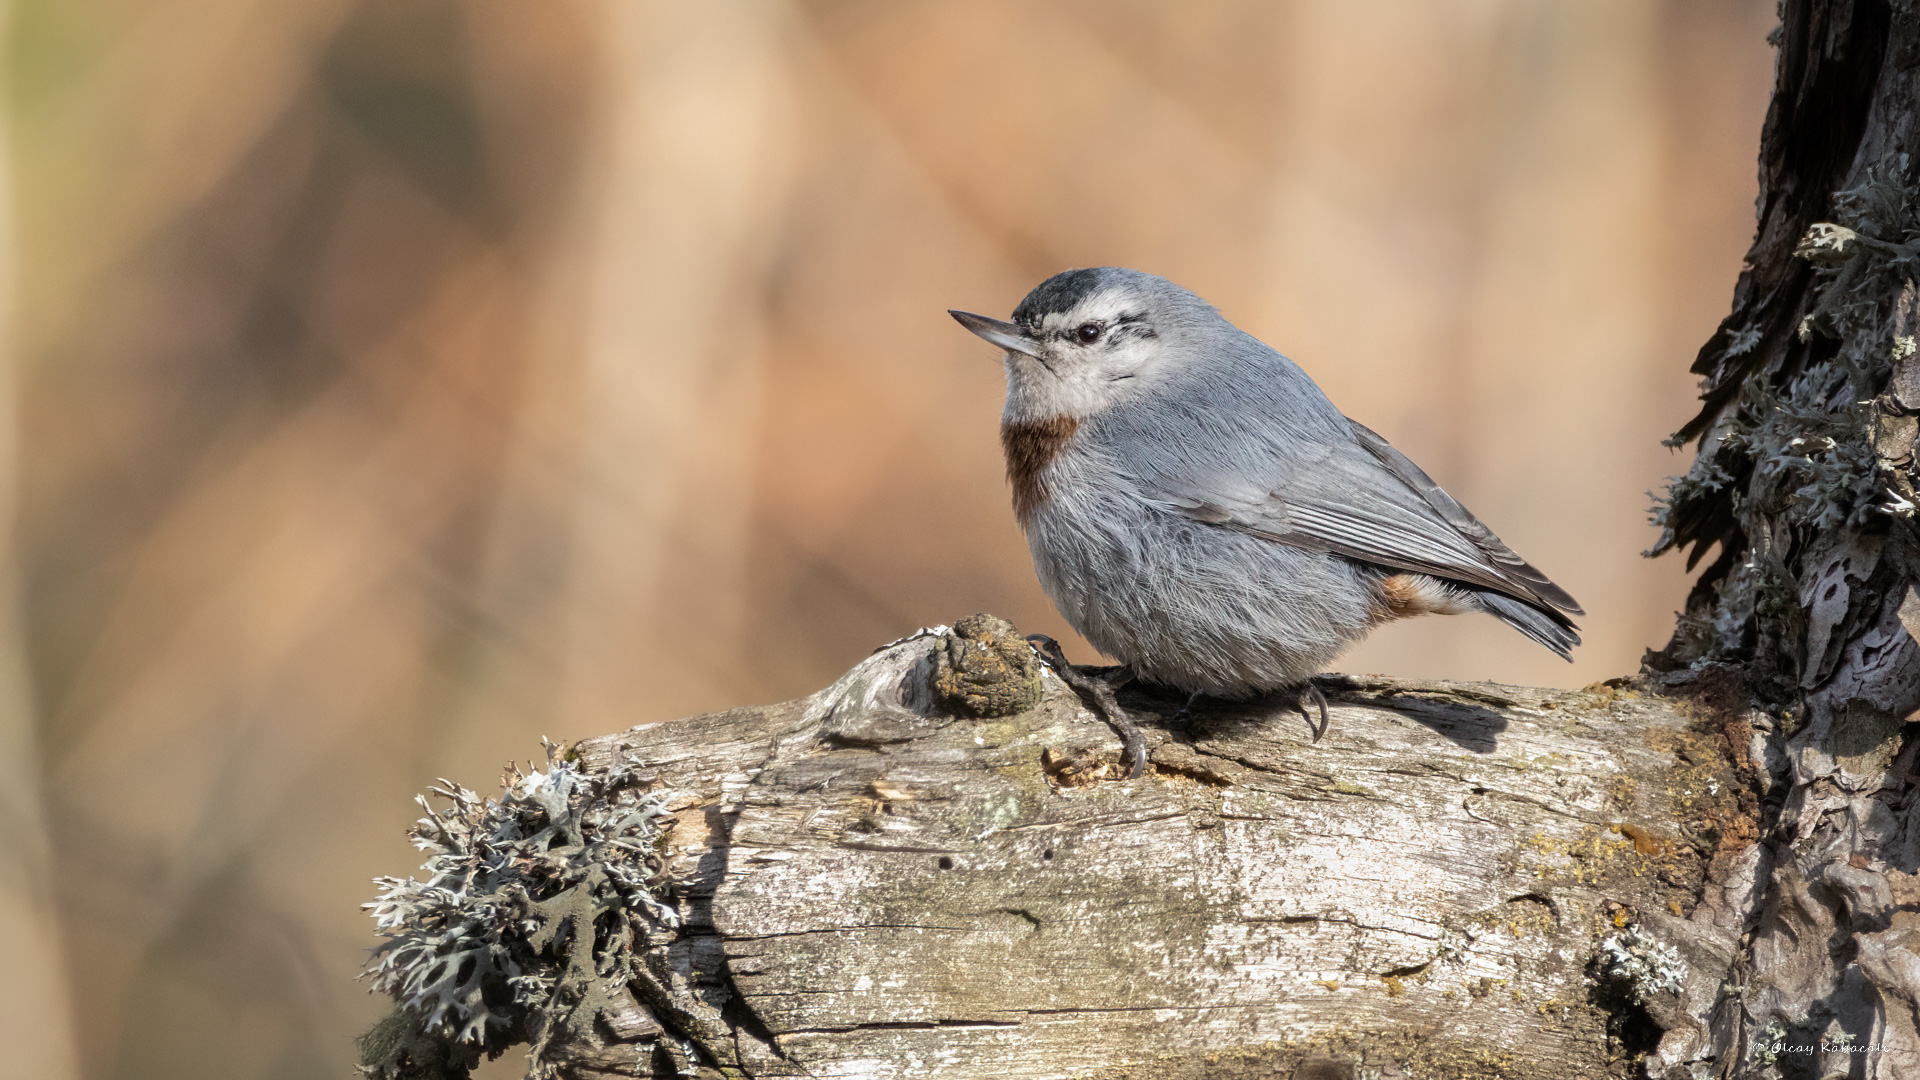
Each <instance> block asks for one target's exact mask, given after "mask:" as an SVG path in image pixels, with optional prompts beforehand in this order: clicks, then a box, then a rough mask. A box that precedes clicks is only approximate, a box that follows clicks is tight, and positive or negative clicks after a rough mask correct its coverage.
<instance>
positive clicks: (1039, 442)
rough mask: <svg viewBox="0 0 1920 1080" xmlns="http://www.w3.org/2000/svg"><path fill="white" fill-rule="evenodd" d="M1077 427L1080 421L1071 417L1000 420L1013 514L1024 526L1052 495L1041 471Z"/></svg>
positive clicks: (1058, 452) (1001, 444)
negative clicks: (1010, 486)
mask: <svg viewBox="0 0 1920 1080" xmlns="http://www.w3.org/2000/svg"><path fill="white" fill-rule="evenodd" d="M1078 430H1080V421H1078V420H1075V419H1074V418H1073V417H1071V416H1050V417H1048V418H1047V419H1045V420H1009V421H1004V422H1002V423H1001V425H1000V447H1001V449H1003V450H1005V451H1006V452H1007V479H1008V481H1010V482H1011V483H1012V484H1013V516H1014V517H1015V518H1017V519H1019V522H1020V527H1021V528H1023V529H1024V528H1026V525H1027V522H1028V521H1029V520H1031V519H1032V518H1033V512H1034V511H1035V510H1038V509H1039V508H1040V507H1041V506H1043V505H1045V503H1046V501H1047V499H1048V498H1050V497H1051V496H1052V492H1050V491H1049V490H1048V489H1047V485H1046V481H1045V480H1044V479H1042V474H1044V473H1045V472H1046V469H1047V466H1048V465H1051V464H1052V463H1053V459H1054V458H1056V457H1058V456H1060V451H1061V450H1062V449H1064V448H1065V447H1066V445H1067V440H1069V439H1071V438H1073V433H1074V432H1076V431H1078Z"/></svg>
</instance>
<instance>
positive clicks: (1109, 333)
mask: <svg viewBox="0 0 1920 1080" xmlns="http://www.w3.org/2000/svg"><path fill="white" fill-rule="evenodd" d="M948 314H950V315H952V316H953V317H954V318H955V319H956V320H958V321H959V323H960V325H962V326H964V327H966V328H967V329H968V330H971V331H973V332H974V333H975V334H978V335H979V336H980V337H982V338H984V339H986V340H987V341H989V342H991V343H993V344H995V345H998V346H999V347H1000V348H1002V349H1005V350H1006V364H1007V412H1006V416H1007V418H1008V419H1009V420H1044V419H1048V418H1053V417H1071V418H1073V419H1075V420H1081V419H1085V418H1087V417H1090V416H1093V415H1095V414H1097V413H1100V412H1102V411H1104V410H1106V409H1108V408H1110V407H1112V406H1113V405H1115V404H1117V403H1119V402H1121V401H1124V400H1126V399H1127V398H1128V397H1130V396H1131V395H1134V394H1138V393H1140V392H1142V391H1143V390H1145V389H1146V388H1147V387H1148V386H1150V385H1152V383H1153V382H1154V381H1155V380H1156V379H1157V378H1159V377H1162V376H1164V375H1165V374H1166V373H1167V372H1168V371H1169V370H1170V369H1171V367H1172V364H1171V362H1170V361H1171V357H1172V356H1174V355H1175V347H1176V346H1177V345H1178V343H1179V342H1180V340H1181V339H1183V338H1184V337H1186V336H1187V332H1188V331H1191V330H1192V329H1193V328H1194V327H1195V326H1197V325H1201V324H1203V323H1204V322H1205V321H1206V320H1208V319H1211V320H1218V319H1219V315H1218V313H1216V312H1215V311H1214V309H1213V308H1212V307H1211V306H1209V305H1208V304H1207V303H1206V301H1204V300H1201V299H1200V298H1199V297H1197V296H1195V295H1193V294H1192V293H1190V292H1188V291H1187V290H1185V289H1183V288H1181V287H1180V286H1178V285H1175V284H1173V283H1172V282H1170V281H1167V280H1166V279H1165V278H1159V277H1155V276H1154V275H1152V274H1146V273H1142V272H1140V271H1138V270H1126V269H1122V268H1120V267H1114V266H1103V267H1098V268H1095V269H1091V270H1067V271H1065V272H1062V273H1059V274H1055V275H1054V276H1052V277H1050V278H1048V279H1047V280H1045V281H1043V282H1041V283H1040V285H1039V287H1038V288H1036V289H1034V290H1033V291H1032V292H1030V293H1028V294H1027V298H1026V299H1025V300H1022V301H1020V306H1019V307H1017V308H1015V309H1014V311H1013V320H1012V321H1011V322H1002V321H1001V320H999V319H990V318H988V317H986V316H985V315H975V314H972V313H970V312H965V311H951V312H948Z"/></svg>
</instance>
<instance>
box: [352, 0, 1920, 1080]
mask: <svg viewBox="0 0 1920 1080" xmlns="http://www.w3.org/2000/svg"><path fill="white" fill-rule="evenodd" d="M1910 2H1911V0H1899V2H1898V3H1897V4H1895V5H1894V6H1893V7H1890V6H1889V5H1888V4H1887V3H1886V2H1884V0H1878V2H1861V0H1786V3H1785V4H1784V8H1783V21H1782V26H1781V29H1780V31H1779V42H1778V45H1779V50H1780V51H1779V59H1778V72H1777V84H1776V88H1775V94H1774V100H1773V105H1772V108H1771V111H1770V112H1769V114H1768V118H1767V123H1766V127H1765V130H1764V132H1763V135H1762V144H1761V197H1760V202H1759V231H1758V236H1757V238H1756V240H1755V242H1754V246H1753V249H1752V251H1751V253H1750V255H1749V258H1748V267H1747V269H1746V270H1745V272H1743V273H1742V275H1741V277H1740V280H1739V283H1738V286H1737V288H1736V291H1735V298H1734V305H1733V311H1732V313H1731V314H1730V315H1729V316H1728V317H1727V319H1726V321H1725V322H1724V323H1723V324H1722V325H1721V328H1720V330H1719V331H1718V332H1717V333H1716V334H1715V335H1714V337H1713V338H1712V339H1711V340H1710V341H1709V342H1708V344H1707V346H1706V347H1705V348H1704V349H1703V350H1702V351H1701V353H1700V357H1699V360H1698V362H1697V363H1696V365H1695V370H1696V371H1697V372H1699V373H1700V374H1701V375H1702V376H1703V377H1704V379H1705V382H1704V387H1703V390H1704V392H1703V395H1702V399H1703V401H1704V403H1705V407H1704V408H1703V409H1702V411H1701V413H1700V415H1699V416H1698V417H1697V418H1696V419H1695V420H1693V421H1692V422H1691V423H1690V424H1689V425H1688V427H1687V428H1686V429H1684V430H1683V432H1682V433H1681V438H1683V439H1688V440H1693V439H1697V440H1698V448H1699V449H1698V455H1697V458H1696V460H1695V462H1694V464H1693V466H1692V468H1691V470H1690V472H1689V473H1688V475H1687V476H1685V477H1682V478H1679V479H1677V480H1676V481H1675V482H1674V483H1673V485H1672V487H1671V489H1670V491H1669V493H1668V498H1667V501H1666V505H1665V506H1664V507H1663V508H1662V509H1661V510H1660V512H1659V520H1660V522H1661V523H1662V524H1663V525H1664V526H1665V529H1666V532H1665V534H1664V535H1663V537H1662V539H1661V542H1660V545H1659V547H1658V548H1657V549H1656V550H1667V549H1674V548H1690V549H1691V552H1690V555H1689V558H1690V560H1692V562H1690V565H1692V564H1693V563H1697V562H1699V561H1701V559H1702V557H1703V556H1704V555H1706V554H1710V553H1712V554H1714V555H1715V557H1714V558H1713V559H1712V561H1711V562H1709V563H1708V565H1707V568H1706V570H1705V571H1704V572H1703V573H1702V574H1701V577H1700V579H1699V582H1698V584H1697V586H1696V588H1695V589H1694V591H1693V593H1692V596H1691V597H1690V599H1689V602H1688V605H1687V611H1686V613H1685V615H1684V616H1683V617H1682V619H1681V622H1680V625H1679V627H1678V628H1677V629H1676V632H1675V635H1674V638H1673V641H1672V643H1671V644H1670V645H1669V646H1668V647H1667V648H1666V649H1665V650H1664V651H1663V652H1660V653H1657V654H1650V655H1649V657H1648V669H1647V671H1646V672H1645V673H1643V675H1642V676H1640V677H1639V678H1637V679H1634V680H1616V681H1615V682H1613V683H1609V684H1606V685H1605V686H1600V687H1593V688H1589V689H1588V690H1585V691H1580V692H1560V691H1543V690H1528V689H1520V688H1514V687H1499V686H1488V685H1470V684H1427V683H1410V682H1401V681H1394V680H1379V679H1355V678H1349V677H1340V676H1332V677H1328V678H1327V679H1326V680H1323V686H1325V687H1326V688H1327V689H1328V690H1329V691H1330V692H1331V696H1333V697H1334V699H1335V702H1336V706H1335V708H1334V710H1333V715H1332V726H1331V731H1330V733H1329V734H1328V735H1327V736H1326V737H1325V738H1324V739H1322V740H1320V741H1317V742H1316V741H1314V740H1312V738H1311V734H1310V729H1309V727H1308V725H1306V724H1305V723H1303V722H1301V720H1300V719H1299V718H1298V717H1297V716H1295V714H1293V713H1292V711H1291V706H1284V705H1277V704H1273V703H1264V704H1256V705H1250V706H1246V707H1221V708H1204V709H1196V710H1195V711H1194V712H1192V713H1190V714H1189V713H1183V712H1182V711H1181V710H1180V708H1179V703H1178V702H1171V701H1159V700H1155V699H1151V698H1147V697H1139V696H1135V697H1130V698H1127V699H1125V700H1126V704H1127V705H1128V706H1129V707H1130V708H1131V709H1133V710H1135V711H1136V712H1140V713H1143V714H1144V713H1152V714H1155V715H1157V717H1158V720H1157V722H1152V723H1149V724H1147V725H1146V728H1147V736H1148V740H1149V745H1150V748H1151V753H1150V764H1151V767H1150V769H1149V770H1148V772H1147V774H1146V775H1145V776H1144V777H1142V778H1140V779H1137V780H1129V779H1127V778H1126V776H1125V772H1124V770H1122V769H1121V768H1120V767H1119V759H1118V749H1119V747H1118V742H1117V740H1116V739H1115V738H1114V737H1113V735H1112V734H1111V733H1110V732H1109V731H1108V729H1107V728H1106V727H1105V726H1104V725H1103V724H1102V723H1100V722H1099V720H1097V719H1096V717H1095V715H1094V714H1092V713H1090V712H1088V711H1087V709H1086V708H1085V707H1084V706H1083V705H1082V704H1081V703H1080V701H1079V700H1078V699H1077V698H1076V697H1075V696H1074V694H1073V693H1072V692H1071V691H1070V690H1068V689H1067V688H1066V687H1065V686H1063V685H1062V684H1061V683H1060V682H1059V681H1058V680H1057V679H1053V678H1051V677H1050V676H1048V675H1046V674H1045V673H1044V672H1043V671H1042V670H1041V669H1039V668H1037V667H1036V666H1035V662H1034V659H1033V656H1032V654H1031V653H1030V651H1028V649H1027V648H1026V646H1025V643H1024V642H1023V641H1020V640H1019V638H1018V636H1017V634H1015V633H1014V632H1013V630H1012V628H1011V627H1008V626H1006V625H1005V624H1004V623H999V622H998V621H997V620H990V619H982V618H976V619H973V620H967V621H964V622H963V624H962V625H961V626H960V627H959V628H958V629H957V630H954V631H946V630H942V631H939V632H927V633H924V634H922V635H919V636H916V637H914V638H910V639H907V640H905V641H902V642H897V643H895V644H894V645H891V646H889V647H887V648H884V649H882V650H880V651H879V652H877V653H876V654H875V655H874V656H873V657H872V658H870V659H869V660H867V661H866V662H864V663H862V664H861V665H859V666H858V667H856V668H855V669H854V670H853V671H851V672H849V673H848V674H847V676H846V677H844V678H843V679H841V680H840V682H838V683H836V684H835V685H834V686H833V687H830V688H828V689H826V690H823V691H821V692H820V693H819V694H816V695H814V696H813V697H811V698H808V699H806V700H804V701H799V702H791V703H788V704H785V705H779V706H772V707H767V708H759V709H741V710H734V711H732V712H728V713H723V714H718V715H715V716H707V717H698V718H694V719H691V720H684V721H678V722H675V723H672V724H656V725H648V726H645V727H641V728H636V729H633V730H632V731H628V732H624V733H621V734H618V735H610V736H605V737H602V738H598V739H592V740H588V741H586V742H583V743H581V744H579V745H577V746H575V747H571V748H568V749H566V750H565V751H564V752H561V753H559V754H558V755H557V756H556V757H554V758H553V759H552V760H551V761H550V763H549V765H548V767H547V768H545V769H544V770H542V771H539V772H534V773H530V774H527V775H525V776H519V777H515V778H512V786H511V787H510V789H509V791H508V792H507V793H506V794H505V795H503V796H502V797H501V798H500V799H499V800H497V801H495V802H486V801H483V800H480V799H478V798H477V797H476V796H473V795H472V794H471V793H470V792H465V791H464V789H451V788H450V789H448V790H447V791H446V794H447V795H448V796H449V797H450V798H451V799H452V800H453V804H454V805H453V807H452V808H451V809H449V810H447V811H444V812H440V813H436V814H434V815H433V816H431V817H429V818H428V819H424V820H423V821H422V823H421V824H420V825H419V826H417V827H416V835H417V836H418V837H419V838H420V839H421V843H422V846H423V847H426V848H428V849H429V850H430V851H432V852H433V853H434V855H433V858H432V859H431V860H430V861H429V864H428V870H429V877H428V880H427V881H424V882H421V881H411V880H409V881H405V882H401V881H388V882H386V883H385V886H386V891H385V892H384V893H383V895H382V898H381V900H380V902H379V904H378V905H377V912H376V913H377V915H378V916H379V917H380V919H381V928H382V932H383V934H385V935H386V936H387V937H388V944H387V945H386V946H383V949H385V951H384V952H383V953H382V954H381V955H380V957H379V958H378V959H377V960H376V963H375V965H374V972H373V974H374V977H375V979H376V983H377V985H379V986H380V987H381V988H382V989H385V990H387V991H389V992H390V993H393V994H394V996H395V997H396V998H397V999H399V1001H400V1002H401V1007H400V1008H399V1009H397V1010H396V1012H395V1014H394V1016H393V1017H391V1018H389V1020H388V1021H387V1022H385V1023H383V1024H382V1025H381V1026H380V1027H379V1028H377V1029H376V1030H375V1031H374V1032H373V1033H371V1034H370V1035H369V1036H368V1039H367V1042H366V1060H367V1063H368V1065H367V1067H368V1070H369V1071H370V1072H371V1073H374V1074H376V1075H382V1076H393V1077H400V1076H419V1077H451V1076H463V1075H465V1074H466V1071H467V1069H468V1068H469V1067H470V1065H471V1064H472V1063H473V1062H474V1061H475V1060H476V1059H477V1057H478V1055H479V1054H481V1053H482V1052H498V1051H500V1050H502V1049H504V1048H505V1047H507V1046H509V1045H512V1044H513V1043H516V1042H520V1041H525V1042H529V1043H531V1044H532V1046H533V1051H532V1053H533V1057H532V1065H531V1071H532V1072H533V1073H535V1074H537V1075H572V1076H582V1077H586V1076H646V1075H672V1074H674V1073H675V1072H691V1071H709V1072H710V1071H712V1070H719V1071H721V1072H729V1073H736V1074H745V1075H751V1076H886V1077H894V1076H899V1077H906V1076H931V1075H936V1074H937V1075H940V1076H942V1077H972V1076H992V1077H996V1078H1025V1077H1043V1076H1044V1077H1055V1076H1059V1077H1066V1076H1091V1075H1098V1076H1102V1077H1126V1076H1141V1077H1146V1076H1154V1077H1161V1076H1171V1077H1180V1076H1192V1077H1208V1078H1218V1077H1229V1076H1250V1077H1251V1076H1258V1077H1269V1076H1284V1075H1292V1076H1295V1077H1329V1078H1330V1077H1356V1078H1358V1077H1394V1076H1406V1077H1541V1078H1548V1077H1551V1078H1564V1077H1589V1076H1592V1077H1600V1076H1632V1075H1639V1074H1645V1075H1650V1076H1653V1077H1662V1078H1665V1077H1688V1078H1692V1077H1704V1076H1714V1077H1722V1078H1745V1077H1770V1076H1782V1077H1791V1078H1802V1077H1804V1078H1808V1080H1825V1078H1828V1077H1879V1078H1892V1077H1901V1076H1905V1077H1912V1076H1920V1026H1917V1022H1920V950H1916V945H1917V944H1920V938H1916V937H1914V936H1913V935H1914V931H1915V928H1916V927H1920V877H1917V876H1916V872H1920V828H1916V827H1911V826H1910V824H1909V823H1910V821H1912V820H1913V819H1914V813H1913V805H1914V801H1915V798H1916V796H1915V784H1916V782H1920V775H1915V762H1914V756H1915V752H1916V746H1920V740H1915V739H1914V738H1912V735H1913V732H1914V728H1913V725H1912V724H1910V723H1909V718H1910V717H1912V716H1913V715H1914V714H1915V712H1916V709H1920V645H1916V643H1915V641H1914V636H1913V634H1912V633H1911V632H1910V631H1911V630H1913V629H1914V628H1915V626H1916V621H1917V620H1920V591H1917V590H1916V589H1915V585H1914V582H1915V579H1916V571H1917V570H1920V535H1916V531H1915V524H1914V517H1913V515H1914V512H1915V509H1916V504H1920V493H1916V490H1915V470H1916V465H1915V462H1916V446H1917V444H1920V349H1917V348H1916V335H1920V287H1916V281H1915V279H1916V277H1920V272H1917V271H1916V266H1920V189H1916V186H1915V185H1916V179H1915V177H1916V173H1917V172H1920V168H1916V165H1917V164H1920V113H1917V112H1916V92H1917V91H1920V82H1916V75H1920V14H1917V13H1915V12H1913V11H1912V10H1911V9H1910ZM669 822H671V824H669ZM462 1036H464V1037H465V1038H464V1041H463V1038H462Z"/></svg>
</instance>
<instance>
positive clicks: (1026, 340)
mask: <svg viewBox="0 0 1920 1080" xmlns="http://www.w3.org/2000/svg"><path fill="white" fill-rule="evenodd" d="M947 314H949V315H951V316H953V318H954V321H955V322H958V323H959V324H960V325H961V326H964V327H966V328H967V329H969V330H971V331H973V332H974V333H976V334H979V335H980V336H981V337H983V338H985V339H987V340H988V341H990V342H992V343H994V344H995V345H998V346H1000V347H1001V348H1003V349H1005V350H1007V351H1008V352H1017V353H1019V354H1021V355H1022V356H1038V355H1039V354H1040V346H1039V345H1038V344H1037V343H1036V342H1035V341H1034V340H1033V339H1032V338H1030V337H1028V336H1027V335H1025V334H1023V333H1021V332H1020V328H1019V327H1018V326H1015V325H1014V324H1012V323H1010V322H1001V321H1000V320H999V319H989V318H987V317H986V316H985V315H975V314H974V313H973V312H971V311H951V310H950V311H948V312H947Z"/></svg>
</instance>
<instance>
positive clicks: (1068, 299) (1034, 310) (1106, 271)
mask: <svg viewBox="0 0 1920 1080" xmlns="http://www.w3.org/2000/svg"><path fill="white" fill-rule="evenodd" d="M1113 269H1114V268H1113V267H1110V266H1096V267H1093V268H1092V269H1089V270H1062V271H1061V272H1059V273H1057V274H1055V275H1053V276H1052V277H1050V278H1048V279H1047V280H1045V281H1043V282H1041V283H1040V284H1039V285H1037V286H1035V287H1034V290H1033V291H1032V292H1030V293H1028V294H1027V298H1026V299H1025V300H1022V301H1020V306H1019V307H1017V308H1014V309H1013V321H1014V322H1017V323H1019V324H1020V325H1021V326H1024V327H1026V328H1027V329H1029V330H1031V329H1033V328H1034V327H1037V326H1039V325H1040V320H1042V319H1044V318H1046V317H1047V316H1049V315H1059V314H1062V313H1065V312H1068V311H1072V310H1073V306H1074V305H1075V304H1078V303H1079V302H1080V301H1082V300H1085V299H1086V298H1087V297H1089V296H1092V295H1093V294H1094V293H1096V292H1099V291H1100V289H1101V288H1102V287H1103V286H1105V285H1106V284H1107V282H1108V279H1109V278H1110V277H1111V276H1112V273H1113Z"/></svg>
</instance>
